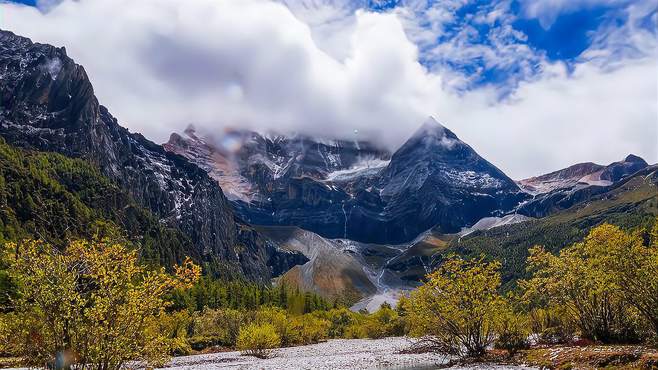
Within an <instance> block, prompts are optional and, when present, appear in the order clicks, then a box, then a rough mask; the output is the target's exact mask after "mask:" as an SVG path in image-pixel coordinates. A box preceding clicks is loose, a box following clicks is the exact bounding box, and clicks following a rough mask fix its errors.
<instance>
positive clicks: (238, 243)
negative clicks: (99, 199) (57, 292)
mask: <svg viewBox="0 0 658 370" xmlns="http://www.w3.org/2000/svg"><path fill="white" fill-rule="evenodd" d="M0 135H2V136H3V137H4V138H5V139H6V140H7V141H8V142H9V143H11V144H13V145H16V146H21V147H25V148H30V149H34V150H40V151H54V152H59V153H62V154H64V155H67V156H71V157H78V158H83V159H86V160H88V161H90V162H92V163H94V164H96V165H97V166H98V167H99V168H100V169H101V171H102V172H103V174H104V175H106V176H107V177H109V178H110V179H112V180H114V181H116V182H117V183H118V184H119V185H120V186H121V187H122V188H123V189H125V190H126V191H127V192H128V193H129V194H130V195H131V196H132V197H134V199H135V200H136V201H137V202H138V203H139V204H140V205H142V206H143V207H145V208H146V209H148V210H150V211H151V212H153V213H154V214H155V215H157V216H158V217H159V218H160V219H161V222H163V223H165V224H167V225H169V226H171V227H175V228H179V229H180V230H181V231H183V232H184V234H186V235H187V236H189V237H190V239H191V241H192V243H193V246H191V248H190V249H191V250H190V252H191V253H192V254H193V255H194V256H197V258H200V259H201V260H203V261H206V262H210V263H212V265H213V266H215V267H216V268H217V269H218V270H219V272H220V273H222V274H235V273H238V274H241V275H243V276H246V277H247V278H249V279H252V280H259V281H266V280H267V279H269V278H270V276H272V274H276V273H282V272H284V271H286V270H287V269H288V268H289V267H291V265H293V264H296V263H299V262H304V261H299V258H300V256H299V255H296V254H291V253H284V252H281V251H279V250H278V248H277V246H276V244H275V243H273V242H271V241H269V240H267V239H266V238H264V237H262V236H261V235H259V234H258V233H257V232H256V231H255V230H253V229H252V228H251V227H249V226H248V225H246V224H245V223H243V222H242V221H240V220H238V219H237V218H236V217H235V216H234V214H233V212H232V210H231V207H230V204H229V202H228V201H227V199H226V197H225V196H224V194H223V193H222V190H221V189H220V188H219V186H218V185H217V182H216V181H214V180H212V179H211V178H209V177H208V175H207V173H206V171H204V170H202V169H200V168H198V167H197V166H196V165H194V164H192V163H190V162H189V161H187V160H185V159H184V158H182V157H180V156H178V155H176V154H173V153H170V152H167V151H165V150H164V149H163V148H162V146H160V145H157V144H154V143H152V142H150V141H148V140H147V139H145V138H144V137H143V136H142V135H140V134H133V133H130V132H129V131H128V130H127V129H125V128H123V127H121V126H119V124H118V122H117V120H116V119H115V118H114V117H112V115H111V114H110V113H109V111H108V110H107V109H106V108H105V107H103V106H102V105H100V104H99V103H98V101H97V99H96V97H95V96H94V92H93V88H92V85H91V83H90V82H89V79H88V78H87V75H86V73H85V71H84V69H83V67H82V66H79V65H77V64H75V62H74V61H73V60H71V59H70V58H69V57H67V55H66V51H65V49H64V48H55V47H53V46H50V45H43V44H36V43H32V42H31V41H30V40H29V39H26V38H22V37H18V36H16V35H14V34H13V33H11V32H6V31H0ZM271 265H273V266H276V268H274V269H272V268H271V267H270V266H271Z"/></svg>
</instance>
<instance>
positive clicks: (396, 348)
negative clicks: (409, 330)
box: [168, 338, 523, 370]
mask: <svg viewBox="0 0 658 370" xmlns="http://www.w3.org/2000/svg"><path fill="white" fill-rule="evenodd" d="M410 345H411V341H410V340H409V339H406V338H384V339H334V340H329V341H327V342H324V343H318V344H313V345H308V346H300V347H291V348H281V349H278V350H276V356H275V357H273V358H269V359H265V360H261V359H258V358H255V357H248V356H240V353H239V352H223V353H214V354H206V355H195V356H185V357H177V358H174V359H173V360H172V361H171V363H170V364H169V366H168V367H169V368H173V369H176V370H188V369H189V370H192V369H204V370H207V369H240V370H243V369H244V370H247V369H259V370H260V369H268V370H274V369H277V370H278V369H282V370H284V369H285V370H296V369H309V370H311V369H313V370H340V369H396V370H402V369H405V370H412V369H413V370H425V369H428V370H429V369H437V368H439V367H441V365H444V364H445V362H446V361H445V360H444V359H442V358H441V356H438V355H436V354H433V353H419V354H400V353H399V352H400V351H401V350H404V349H407V348H409V346H410ZM469 368H471V369H475V368H480V369H483V368H487V369H493V368H498V369H510V368H515V369H523V368H522V367H504V366H485V365H475V366H472V367H471V366H469Z"/></svg>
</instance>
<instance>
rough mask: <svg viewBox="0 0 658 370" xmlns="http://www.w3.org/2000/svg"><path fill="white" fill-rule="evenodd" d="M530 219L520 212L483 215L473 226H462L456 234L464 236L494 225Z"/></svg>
mask: <svg viewBox="0 0 658 370" xmlns="http://www.w3.org/2000/svg"><path fill="white" fill-rule="evenodd" d="M530 220H533V218H532V217H528V216H524V215H520V214H511V215H506V216H503V217H485V218H483V219H481V220H480V221H478V222H476V223H475V224H474V225H473V226H471V227H465V228H463V229H462V231H460V232H459V234H458V235H459V236H466V235H468V234H471V233H473V232H475V231H479V230H490V229H493V228H496V227H500V226H505V225H512V224H517V223H520V222H526V221H530Z"/></svg>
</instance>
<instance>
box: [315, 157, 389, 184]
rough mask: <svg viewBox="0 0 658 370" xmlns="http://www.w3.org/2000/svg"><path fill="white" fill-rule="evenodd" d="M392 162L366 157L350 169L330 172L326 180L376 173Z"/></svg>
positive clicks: (350, 178) (335, 180)
mask: <svg viewBox="0 0 658 370" xmlns="http://www.w3.org/2000/svg"><path fill="white" fill-rule="evenodd" d="M390 162H391V161H390V160H382V159H379V158H364V159H361V161H359V162H357V163H355V164H354V165H353V166H352V167H350V168H348V169H344V170H337V171H332V172H329V173H328V174H327V176H326V177H325V181H330V182H337V181H348V180H353V179H355V178H357V177H361V176H368V175H375V174H377V172H379V171H381V169H382V168H384V167H386V166H388V164H389V163H390Z"/></svg>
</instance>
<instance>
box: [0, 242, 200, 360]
mask: <svg viewBox="0 0 658 370" xmlns="http://www.w3.org/2000/svg"><path fill="white" fill-rule="evenodd" d="M6 248H7V252H8V254H9V255H10V256H11V258H9V259H8V260H9V261H11V265H10V266H9V269H8V271H9V273H10V275H11V277H12V279H13V280H14V281H16V282H17V286H18V293H19V294H18V298H17V299H16V300H15V301H14V308H15V311H14V312H13V314H12V315H13V316H12V317H13V320H12V321H11V322H7V323H6V324H8V325H10V326H11V327H10V329H9V332H11V333H12V335H11V336H10V337H9V338H8V339H9V341H10V343H9V346H10V347H11V349H12V351H13V352H14V353H15V354H16V355H19V356H21V357H22V358H23V359H24V361H25V364H26V365H28V366H43V364H46V363H50V364H53V363H55V362H56V361H58V357H61V355H59V354H61V353H65V354H66V353H68V354H75V356H73V355H71V356H70V358H68V359H67V360H69V361H70V362H71V363H70V364H68V365H75V366H76V367H78V368H86V367H87V366H90V364H94V365H95V366H98V367H99V368H103V369H108V370H112V369H120V368H122V367H123V366H124V365H125V363H126V362H128V361H134V360H141V361H144V362H146V363H147V364H149V365H158V364H162V363H163V362H165V361H166V360H167V356H168V354H169V350H170V349H171V348H173V347H176V346H177V344H178V343H179V340H178V338H177V337H176V338H171V336H168V335H165V334H164V331H166V330H163V327H161V322H162V320H163V318H164V317H165V312H164V309H165V308H166V307H167V306H168V304H169V302H168V301H167V300H166V298H165V295H166V294H167V293H168V292H169V291H171V290H172V289H174V288H185V287H189V286H190V285H191V284H192V283H193V282H194V281H195V280H197V279H198V277H199V275H200V268H199V267H198V266H196V265H194V264H193V263H192V262H191V261H190V260H186V261H185V262H184V264H183V265H182V266H180V267H178V266H176V267H175V270H176V276H171V275H168V274H165V272H164V269H159V270H151V269H147V268H146V267H145V266H142V265H140V264H139V263H138V258H137V251H134V250H129V249H127V248H125V247H124V246H122V245H119V244H110V243H106V242H87V241H74V242H71V243H70V244H69V245H68V246H67V247H66V248H65V249H64V250H63V251H59V250H58V249H56V248H54V247H53V246H51V245H48V244H45V243H42V242H37V241H29V240H28V241H25V242H23V243H21V244H20V245H18V246H17V245H15V244H12V243H8V245H7V246H6ZM37 333H38V334H37Z"/></svg>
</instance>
